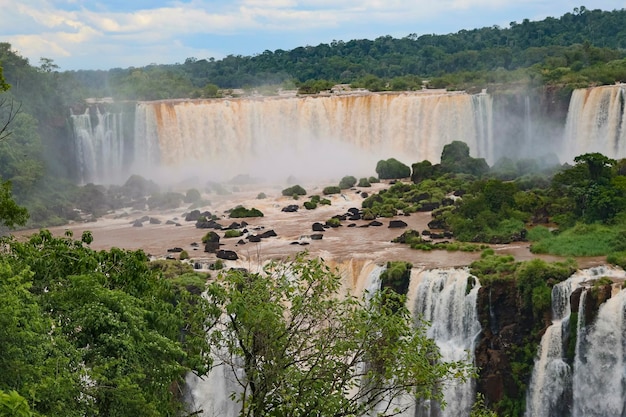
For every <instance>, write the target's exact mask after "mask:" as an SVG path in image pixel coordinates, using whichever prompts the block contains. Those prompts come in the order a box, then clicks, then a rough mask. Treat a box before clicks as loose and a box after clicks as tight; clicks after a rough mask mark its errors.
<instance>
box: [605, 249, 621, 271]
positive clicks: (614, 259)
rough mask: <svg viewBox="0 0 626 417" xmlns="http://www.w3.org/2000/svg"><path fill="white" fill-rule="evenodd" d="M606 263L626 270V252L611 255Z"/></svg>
mask: <svg viewBox="0 0 626 417" xmlns="http://www.w3.org/2000/svg"><path fill="white" fill-rule="evenodd" d="M606 261H607V262H608V263H610V264H612V265H617V266H619V267H620V268H623V269H626V251H621V252H613V253H610V254H608V255H607V257H606Z"/></svg>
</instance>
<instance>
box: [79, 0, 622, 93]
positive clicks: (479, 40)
mask: <svg viewBox="0 0 626 417" xmlns="http://www.w3.org/2000/svg"><path fill="white" fill-rule="evenodd" d="M625 50H626V10H624V9H622V10H614V11H602V10H589V9H587V8H585V7H584V6H581V7H580V8H575V9H574V10H573V12H572V13H566V14H565V15H563V16H561V17H560V18H554V17H548V18H546V19H544V20H542V21H538V22H531V21H529V20H528V19H524V20H523V21H522V22H521V23H518V22H511V23H510V25H509V27H508V28H501V27H498V26H492V27H485V28H480V29H473V30H461V31H459V32H457V33H453V34H448V35H422V36H417V35H416V34H410V35H408V36H406V37H404V38H401V39H397V38H393V37H391V36H381V37H379V38H377V39H375V40H367V39H359V40H350V41H333V42H331V43H330V44H324V43H322V44H319V45H317V46H303V47H298V48H295V49H292V50H281V49H278V50H275V51H269V50H266V51H264V52H262V53H260V54H258V55H254V56H241V55H237V56H235V55H229V56H227V57H225V58H224V59H221V60H215V59H213V58H208V59H200V58H194V57H190V58H187V59H186V60H185V62H184V63H176V64H171V65H156V64H154V65H149V66H146V67H142V68H127V69H121V68H115V69H111V70H109V71H73V72H72V74H73V75H74V77H75V79H76V80H79V81H80V82H81V84H83V85H84V86H88V87H89V89H90V90H91V91H92V92H94V93H97V94H96V95H102V96H104V95H117V96H118V97H120V98H129V99H133V98H138V99H160V98H172V97H181V96H196V97H202V96H205V97H206V96H216V95H218V94H219V93H218V90H219V89H237V88H258V87H260V86H264V85H283V86H285V87H292V88H293V87H302V86H304V87H305V88H304V90H303V92H316V91H319V89H322V88H324V87H325V86H327V84H325V83H321V84H319V83H318V85H317V86H313V85H312V82H313V81H325V82H327V83H349V84H354V85H355V86H360V87H365V88H369V89H371V90H384V89H396V90H398V89H415V88H421V80H422V79H427V80H429V81H430V86H431V87H437V88H451V89H459V88H468V87H472V86H474V87H479V86H485V85H486V84H490V83H505V82H512V81H515V82H519V81H520V80H523V81H526V82H530V83H534V84H539V85H543V84H550V83H570V84H571V83H575V84H576V85H585V84H587V85H588V84H606V83H612V82H614V81H621V80H625V81H626V64H625V63H624V62H623V61H622V59H623V58H624V57H625V56H626V55H625V52H624V51H625ZM607 64H609V65H608V66H607ZM307 82H308V83H309V84H308V85H307V84H306V83H307Z"/></svg>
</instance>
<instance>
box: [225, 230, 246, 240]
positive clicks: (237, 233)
mask: <svg viewBox="0 0 626 417" xmlns="http://www.w3.org/2000/svg"><path fill="white" fill-rule="evenodd" d="M241 235H242V233H241V230H236V229H231V230H227V231H226V232H224V237H225V238H231V237H240V236H241Z"/></svg>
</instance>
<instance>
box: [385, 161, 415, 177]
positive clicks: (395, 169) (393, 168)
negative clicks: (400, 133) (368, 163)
mask: <svg viewBox="0 0 626 417" xmlns="http://www.w3.org/2000/svg"><path fill="white" fill-rule="evenodd" d="M376 173H377V174H378V178H380V179H400V178H408V177H410V176H411V168H410V167H408V166H407V165H405V164H403V163H402V162H400V161H398V160H397V159H395V158H389V159H387V160H386V161H385V160H381V161H378V163H377V164H376Z"/></svg>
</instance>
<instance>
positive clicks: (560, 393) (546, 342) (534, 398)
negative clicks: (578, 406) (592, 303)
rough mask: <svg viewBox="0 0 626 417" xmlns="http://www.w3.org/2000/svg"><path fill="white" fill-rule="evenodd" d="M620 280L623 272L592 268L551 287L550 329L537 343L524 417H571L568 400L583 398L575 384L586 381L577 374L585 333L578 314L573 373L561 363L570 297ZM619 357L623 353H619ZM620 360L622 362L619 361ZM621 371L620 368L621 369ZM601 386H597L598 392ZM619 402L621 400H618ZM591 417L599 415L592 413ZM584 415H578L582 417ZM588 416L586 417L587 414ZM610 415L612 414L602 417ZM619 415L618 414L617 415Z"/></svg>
mask: <svg viewBox="0 0 626 417" xmlns="http://www.w3.org/2000/svg"><path fill="white" fill-rule="evenodd" d="M603 276H608V277H619V278H623V277H624V271H623V270H619V269H613V268H608V267H596V268H590V269H586V270H582V271H578V272H577V273H576V274H574V275H572V276H571V277H570V278H568V279H567V280H566V281H563V282H561V283H559V284H557V285H555V286H554V287H553V289H552V325H551V326H550V327H548V328H547V329H546V332H545V334H544V335H543V337H542V339H541V344H540V346H539V350H538V352H537V358H536V360H535V365H534V367H533V373H532V376H531V380H530V384H529V388H528V394H527V399H526V414H525V415H526V416H527V417H544V416H545V417H567V416H570V415H571V404H572V396H573V397H574V399H576V398H577V397H580V396H584V397H587V396H588V395H589V392H588V391H580V387H579V386H577V384H576V382H575V381H576V380H577V379H580V378H583V379H585V378H587V375H586V374H582V375H584V376H581V374H580V364H579V361H580V359H579V353H578V351H581V350H583V349H587V348H582V347H580V344H581V343H582V341H581V339H580V338H581V337H582V335H584V333H585V332H586V330H585V328H584V327H583V326H584V317H581V316H584V314H582V313H581V314H579V319H578V339H577V349H576V350H577V353H576V360H575V364H574V369H573V370H572V369H571V367H570V366H569V365H568V364H567V362H566V359H565V346H564V335H565V334H567V332H568V328H569V319H570V312H571V308H570V296H571V295H572V293H573V292H574V290H576V289H577V288H579V287H581V286H586V285H588V283H589V282H591V281H594V280H596V279H598V278H600V277H603ZM585 302H586V295H585V294H583V295H582V296H581V298H580V303H579V311H581V312H582V311H584V306H585ZM621 354H622V356H623V353H621ZM622 360H623V358H622ZM622 371H623V367H622ZM603 385H604V383H600V384H599V385H598V389H604V388H600V387H603ZM620 398H621V397H620ZM592 414H593V415H599V414H596V413H592ZM582 415H584V414H580V416H582ZM587 415H590V414H587ZM606 415H607V416H608V415H612V414H610V413H609V414H606ZM618 415H619V414H618Z"/></svg>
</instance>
